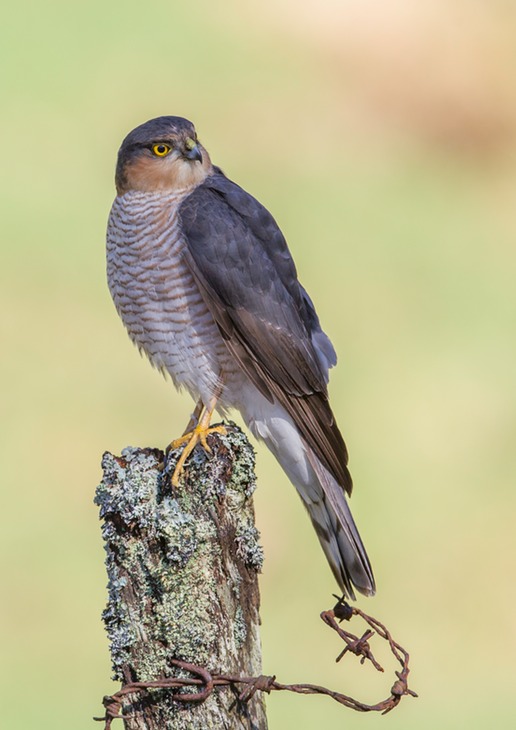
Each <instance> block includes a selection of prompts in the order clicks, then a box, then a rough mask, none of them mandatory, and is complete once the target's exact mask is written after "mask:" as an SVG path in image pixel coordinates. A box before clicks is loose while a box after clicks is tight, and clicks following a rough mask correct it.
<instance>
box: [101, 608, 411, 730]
mask: <svg viewBox="0 0 516 730" xmlns="http://www.w3.org/2000/svg"><path fill="white" fill-rule="evenodd" d="M335 597H336V598H338V597H337V596H335ZM354 616H359V617H360V618H361V619H362V620H363V621H365V623H366V624H367V625H368V626H369V629H367V630H366V631H365V632H364V633H363V634H362V636H360V637H358V636H355V635H354V634H352V633H350V632H349V631H344V629H343V628H342V627H341V626H340V625H339V622H341V621H350V620H351V619H352V618H353V617H354ZM321 619H322V620H323V621H324V623H325V624H326V625H327V626H329V627H330V628H331V629H333V630H334V631H335V632H336V633H337V634H338V635H339V637H340V638H341V639H342V640H343V641H344V643H345V644H346V646H345V647H344V649H343V650H342V651H341V652H340V653H339V655H338V656H337V659H336V661H337V662H339V661H340V660H341V659H342V658H343V656H344V655H345V654H346V653H348V652H349V653H351V654H354V655H355V656H357V657H360V663H361V664H364V663H365V662H366V661H369V662H371V664H372V665H373V666H374V668H375V669H376V670H377V671H378V672H383V671H384V669H383V667H382V666H380V664H379V663H378V662H377V661H376V659H375V657H374V655H373V652H372V651H371V647H370V645H369V640H370V639H372V638H373V636H374V635H375V634H376V635H378V636H379V637H380V638H381V639H383V640H384V641H387V642H388V644H389V647H390V650H391V653H392V654H393V656H394V657H395V659H396V661H397V662H398V663H399V664H400V666H401V670H400V671H395V672H394V674H395V675H396V677H397V680H396V681H395V682H394V684H393V685H392V687H391V693H390V695H389V697H387V698H386V699H384V700H382V701H381V702H378V703H377V704H375V705H367V704H364V703H362V702H359V701H358V700H355V699H353V697H348V696H347V695H345V694H342V693H341V692H336V691H334V690H331V689H327V688H326V687H320V686H318V685H315V684H281V683H280V682H278V681H276V677H275V676H267V675H260V676H259V677H239V676H233V675H229V674H212V673H210V672H209V671H208V670H207V669H206V668H205V667H200V666H198V665H197V664H190V663H188V662H184V661H181V660H180V659H173V660H172V662H171V663H172V664H174V665H175V666H176V667H178V668H179V669H181V670H183V671H186V672H188V673H189V674H190V675H191V676H190V677H165V678H163V679H158V680H155V681H153V682H129V683H128V684H125V685H123V687H122V688H121V689H120V690H119V691H118V692H115V694H114V695H108V696H106V697H104V699H103V700H102V704H103V705H104V708H105V714H104V716H103V717H94V718H93V719H94V720H97V721H100V722H104V730H111V723H112V721H113V720H116V719H124V717H125V718H127V715H125V716H124V715H123V714H122V703H123V699H124V697H126V696H127V695H129V694H135V693H139V692H140V693H141V692H147V691H148V690H150V689H164V690H170V691H171V695H172V699H173V700H174V701H177V702H193V703H201V702H204V701H205V700H207V699H208V697H209V696H210V695H211V694H212V692H213V690H214V689H215V688H218V687H221V688H224V687H229V688H231V689H232V690H233V691H234V692H235V693H236V695H237V697H238V702H239V703H244V704H245V703H247V702H249V700H251V699H252V697H253V696H254V695H255V694H256V692H267V694H269V693H270V692H272V691H273V690H277V691H288V692H295V693H297V694H305V695H308V694H320V695H326V696H327V697H331V698H332V699H333V700H335V701H336V702H338V703H339V704H341V705H344V706H345V707H349V708H350V709H352V710H356V711H357V712H381V713H382V714H383V715H385V714H386V713H387V712H390V711H391V710H393V709H394V708H395V707H396V706H397V705H398V704H399V703H400V701H401V699H402V697H405V696H409V695H410V696H411V697H417V694H416V693H415V692H414V691H413V690H411V689H409V686H408V675H409V672H410V669H409V653H408V652H407V651H406V650H405V649H404V648H403V647H402V646H401V645H400V644H398V643H397V642H396V641H394V639H393V638H392V636H391V634H390V632H389V631H388V629H387V628H386V627H385V626H384V625H383V624H382V623H380V621H378V620H377V619H375V618H373V617H372V616H368V615H367V614H366V613H364V612H363V611H361V610H360V609H359V608H354V607H352V606H350V605H349V604H348V603H346V602H345V601H344V600H343V599H342V598H339V599H338V602H337V604H336V605H335V606H334V608H332V609H330V610H329V611H323V612H322V613H321ZM239 685H244V687H243V689H240V690H239V689H238V687H239ZM187 687H191V688H198V691H197V692H186V693H182V692H180V691H179V690H181V689H184V688H187ZM173 690H178V691H176V692H174V691H173Z"/></svg>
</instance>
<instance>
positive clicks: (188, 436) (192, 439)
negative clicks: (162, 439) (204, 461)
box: [167, 422, 227, 488]
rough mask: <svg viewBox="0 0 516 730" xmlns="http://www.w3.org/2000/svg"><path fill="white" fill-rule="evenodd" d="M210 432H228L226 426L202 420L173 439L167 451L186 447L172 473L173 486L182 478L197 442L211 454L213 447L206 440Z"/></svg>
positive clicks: (175, 486) (171, 481)
mask: <svg viewBox="0 0 516 730" xmlns="http://www.w3.org/2000/svg"><path fill="white" fill-rule="evenodd" d="M210 433H220V434H222V435H225V434H227V429H226V427H225V426H206V425H204V424H203V423H202V422H201V423H199V424H198V425H197V426H195V428H193V429H192V430H191V431H189V432H188V433H185V434H184V435H183V436H181V437H180V438H178V439H175V440H174V441H172V443H171V444H170V446H169V447H168V449H167V453H168V452H170V451H175V449H178V448H180V447H181V446H184V449H183V451H182V452H181V456H180V457H179V459H178V461H177V464H176V466H175V469H174V473H173V474H172V477H171V479H170V483H171V485H172V487H173V488H177V487H178V485H179V479H180V478H181V474H182V472H183V469H184V466H185V463H186V460H187V459H188V457H189V456H190V454H191V453H192V451H193V450H194V449H195V447H196V446H197V444H199V443H200V444H201V446H202V447H203V449H204V450H205V451H207V452H208V454H211V447H210V445H209V444H208V442H207V440H206V439H207V437H208V436H209V434H210Z"/></svg>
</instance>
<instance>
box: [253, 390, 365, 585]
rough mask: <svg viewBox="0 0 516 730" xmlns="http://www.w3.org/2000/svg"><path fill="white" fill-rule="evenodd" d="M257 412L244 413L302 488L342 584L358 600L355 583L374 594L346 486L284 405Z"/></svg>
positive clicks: (257, 435) (303, 496)
mask: <svg viewBox="0 0 516 730" xmlns="http://www.w3.org/2000/svg"><path fill="white" fill-rule="evenodd" d="M264 400H265V399H264ZM246 410H247V409H246ZM252 410H253V414H252V415H251V414H250V413H249V411H248V412H247V413H246V412H245V411H244V410H242V415H243V416H244V418H245V420H246V422H247V424H248V426H249V428H250V429H251V431H252V432H253V433H254V435H255V436H256V437H257V438H259V439H260V440H262V441H264V442H265V443H266V444H267V446H268V447H269V449H270V450H271V451H272V453H273V454H274V456H275V457H276V459H277V460H278V461H279V463H280V465H281V467H282V468H283V470H284V471H285V473H286V474H287V476H288V477H289V479H290V481H291V482H292V483H293V484H294V486H295V487H296V489H297V491H298V493H299V495H300V497H301V499H302V500H303V503H304V505H305V507H306V508H307V510H308V514H309V515H310V518H311V520H312V524H313V526H314V528H315V531H316V532H317V536H318V537H319V541H320V543H321V547H322V549H323V550H324V553H325V555H326V559H327V560H328V563H329V565H330V568H331V569H332V571H333V574H334V576H335V578H336V580H337V583H338V584H339V586H340V588H341V589H342V591H343V592H344V593H345V594H346V595H347V596H349V597H350V598H352V599H354V598H355V594H354V591H353V586H354V587H355V588H356V590H357V591H359V592H360V593H363V594H364V595H366V596H372V595H374V593H375V590H376V587H375V581H374V576H373V571H372V569H371V564H370V563H369V558H368V557H367V553H366V551H365V548H364V545H363V544H362V540H361V539H360V535H359V534H358V530H357V528H356V525H355V522H354V520H353V517H352V515H351V512H350V510H349V507H348V504H347V500H346V496H345V493H344V490H343V488H342V487H341V486H340V485H339V484H338V483H337V481H336V480H335V479H334V478H333V477H332V475H331V474H330V473H329V472H328V470H327V469H326V468H325V467H324V466H323V465H322V464H321V462H320V461H319V459H318V458H317V456H316V455H315V453H314V452H313V451H312V450H311V449H310V447H309V446H308V445H307V444H306V443H305V442H304V441H303V439H302V437H301V436H300V435H299V432H298V431H297V429H296V427H295V425H294V423H293V422H292V420H291V419H290V417H289V416H288V415H287V414H286V412H285V411H284V410H283V408H281V407H280V406H278V405H274V406H273V405H271V404H270V403H264V402H263V403H262V404H261V408H259V409H256V403H255V407H254V408H253V409H252Z"/></svg>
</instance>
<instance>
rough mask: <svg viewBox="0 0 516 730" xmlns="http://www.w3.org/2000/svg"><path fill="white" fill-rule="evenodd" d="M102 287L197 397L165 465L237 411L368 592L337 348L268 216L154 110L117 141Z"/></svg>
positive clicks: (339, 575) (338, 572)
mask: <svg viewBox="0 0 516 730" xmlns="http://www.w3.org/2000/svg"><path fill="white" fill-rule="evenodd" d="M116 189H117V196H116V199H115V201H114V203H113V207H112V209H111V213H110V216H109V224H108V233H107V271H108V280H109V288H110V291H111V294H112V296H113V300H114V302H115V305H116V308H117V310H118V313H119V314H120V316H121V318H122V320H123V322H124V324H125V326H126V328H127V330H128V332H129V335H130V337H131V339H132V340H133V341H134V342H135V343H136V345H137V346H138V347H139V348H140V350H143V351H144V352H145V353H146V354H147V356H148V358H149V360H150V361H151V363H152V364H153V365H154V366H155V367H156V368H159V369H160V370H162V371H164V372H166V373H169V374H170V376H171V378H172V380H173V382H174V384H175V385H176V387H178V388H182V387H183V388H186V390H188V392H189V393H190V394H191V396H192V397H193V398H194V399H195V401H196V402H197V403H198V405H197V408H196V412H195V417H196V419H195V422H194V423H193V424H192V425H193V428H192V429H191V431H190V432H189V433H187V434H186V436H185V437H184V438H183V439H182V441H183V442H184V443H185V447H184V450H183V453H182V456H181V459H180V463H179V464H178V466H177V467H176V471H175V473H174V477H173V481H174V483H175V484H177V481H178V479H179V474H180V471H181V469H182V467H183V465H184V462H185V460H186V459H187V457H188V455H189V454H190V452H191V451H192V449H193V448H194V446H195V445H196V444H197V443H198V442H199V441H200V442H201V443H203V444H204V445H206V433H207V432H208V431H209V425H210V418H211V415H212V413H213V411H214V409H215V408H216V409H217V410H218V411H219V412H220V413H222V415H225V413H226V411H227V410H228V409H231V408H235V409H237V410H238V411H240V413H241V415H242V418H243V419H244V421H245V423H246V424H247V426H248V427H249V429H250V430H251V432H252V433H253V434H254V435H255V436H256V437H257V438H258V439H260V440H262V441H264V442H265V443H266V444H267V446H268V447H269V449H270V450H271V451H272V453H273V454H274V456H275V457H276V459H277V460H278V461H279V463H280V465H281V466H282V468H283V469H284V471H285V472H286V474H287V476H288V477H289V479H290V481H291V482H292V483H293V484H294V485H295V486H296V488H297V490H298V492H299V494H300V496H301V499H302V500H303V502H304V504H305V506H306V508H307V510H308V513H309V515H310V517H311V520H312V523H313V525H314V527H315V530H316V532H317V535H318V537H319V540H320V542H321V545H322V548H323V550H324V552H325V554H326V558H327V559H328V562H329V564H330V567H331V569H332V571H333V573H334V575H335V578H336V579H337V582H338V584H339V586H340V588H341V589H342V590H343V591H344V592H345V593H346V594H347V595H348V596H350V597H352V598H354V592H353V586H354V587H355V588H356V589H357V590H358V591H360V592H361V593H364V594H365V595H372V594H374V592H375V583H374V578H373V573H372V570H371V566H370V563H369V560H368V557H367V554H366V552H365V549H364V546H363V544H362V541H361V539H360V536H359V534H358V531H357V528H356V526H355V523H354V521H353V518H352V516H351V513H350V511H349V507H348V505H347V501H346V492H347V493H348V495H349V494H351V486H352V482H351V477H350V474H349V471H348V469H347V462H348V455H347V451H346V446H345V444H344V441H343V439H342V436H341V434H340V431H339V429H338V427H337V424H336V422H335V418H334V416H333V413H332V411H331V408H330V405H329V402H328V391H327V383H328V372H329V369H330V368H331V367H332V366H333V365H335V363H336V355H335V350H334V349H333V345H332V344H331V342H330V340H329V338H328V337H327V335H326V334H325V333H324V332H323V330H322V329H321V325H320V323H319V318H318V316H317V314H316V311H315V309H314V305H313V303H312V300H311V299H310V297H309V295H308V294H307V292H306V291H305V290H304V288H303V287H302V286H301V284H300V283H299V281H298V279H297V273H296V268H295V265H294V262H293V260H292V257H291V255H290V252H289V249H288V247H287V243H286V241H285V238H284V237H283V234H282V233H281V231H280V229H279V228H278V225H277V224H276V222H275V220H274V218H273V217H272V215H271V214H270V213H269V212H268V211H267V210H266V209H265V208H264V207H263V206H262V205H261V204H260V203H259V202H258V201H257V200H256V199H255V198H253V197H252V196H251V195H249V193H247V192H245V191H244V190H243V189H242V188H241V187H239V186H238V185H236V184H235V183H234V182H232V181H231V180H229V179H228V178H227V177H226V176H225V175H224V173H223V172H222V170H221V169H220V168H218V167H216V166H214V165H213V164H212V163H211V160H210V156H209V154H208V152H207V151H206V149H205V148H204V147H203V146H202V144H201V143H200V142H199V140H198V138H197V134H196V131H195V128H194V126H193V124H192V123H191V122H189V121H187V120H186V119H183V118H181V117H172V116H166V117H159V118H157V119H152V120H150V121H148V122H146V123H145V124H142V125H141V126H139V127H137V128H136V129H134V130H133V131H132V132H130V134H128V135H127V137H126V138H125V139H124V141H123V142H122V146H121V148H120V151H119V153H118V163H117V168H116Z"/></svg>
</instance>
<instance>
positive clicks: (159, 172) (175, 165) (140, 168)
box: [123, 149, 212, 192]
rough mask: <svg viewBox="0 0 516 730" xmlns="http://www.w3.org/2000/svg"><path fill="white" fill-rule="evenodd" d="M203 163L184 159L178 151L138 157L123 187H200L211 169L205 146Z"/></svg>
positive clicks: (151, 188)
mask: <svg viewBox="0 0 516 730" xmlns="http://www.w3.org/2000/svg"><path fill="white" fill-rule="evenodd" d="M202 159H203V161H202V163H199V162H191V161H190V160H185V159H184V158H183V157H179V156H177V154H174V153H172V154H170V155H168V156H167V157H162V158H160V157H147V156H145V157H139V158H137V159H135V160H134V161H133V162H131V163H129V164H128V165H127V167H126V169H125V181H126V184H125V185H124V191H123V192H126V191H127V190H141V191H142V192H153V191H156V190H178V189H184V188H186V189H188V188H194V187H197V185H200V184H201V183H202V182H203V180H205V178H206V177H207V175H209V173H210V172H211V170H212V165H211V161H210V158H209V155H208V153H207V152H206V150H205V149H202Z"/></svg>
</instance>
